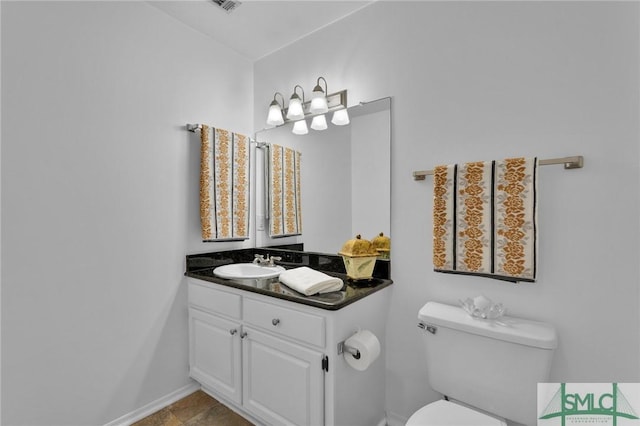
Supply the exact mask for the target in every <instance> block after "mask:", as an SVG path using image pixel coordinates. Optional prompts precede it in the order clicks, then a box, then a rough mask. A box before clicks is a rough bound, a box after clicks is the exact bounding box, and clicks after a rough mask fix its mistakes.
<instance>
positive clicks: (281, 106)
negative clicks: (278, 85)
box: [271, 92, 284, 109]
mask: <svg viewBox="0 0 640 426" xmlns="http://www.w3.org/2000/svg"><path fill="white" fill-rule="evenodd" d="M278 95H280V97H281V98H282V103H280V102H278V100H277V99H276V96H278ZM271 105H279V106H280V109H283V108H284V95H283V94H282V93H280V92H276V93H274V94H273V101H272V102H271Z"/></svg>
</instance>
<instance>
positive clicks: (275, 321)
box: [271, 318, 280, 326]
mask: <svg viewBox="0 0 640 426" xmlns="http://www.w3.org/2000/svg"><path fill="white" fill-rule="evenodd" d="M271 324H273V325H274V326H276V325H278V324H280V320H279V319H278V318H274V319H272V320H271Z"/></svg>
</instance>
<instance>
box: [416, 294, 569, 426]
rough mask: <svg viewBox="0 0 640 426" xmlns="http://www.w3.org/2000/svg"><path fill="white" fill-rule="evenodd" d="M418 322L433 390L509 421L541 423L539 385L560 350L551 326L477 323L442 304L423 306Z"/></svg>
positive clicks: (511, 319)
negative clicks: (538, 417) (537, 402)
mask: <svg viewBox="0 0 640 426" xmlns="http://www.w3.org/2000/svg"><path fill="white" fill-rule="evenodd" d="M418 318H419V319H420V323H419V326H420V327H421V328H423V329H424V339H425V345H426V355H427V358H426V367H427V374H428V380H429V385H430V386H431V387H432V388H433V389H434V390H436V391H437V392H440V393H442V394H444V395H446V396H448V397H450V398H453V399H455V400H458V401H460V402H463V403H465V404H468V405H470V406H473V407H476V408H480V409H482V410H485V411H487V412H489V413H492V414H495V415H498V416H500V417H503V418H505V419H508V420H513V421H516V422H518V423H523V424H526V425H535V424H536V423H537V421H536V418H537V415H536V409H537V404H536V399H537V384H538V383H539V382H546V381H547V379H548V376H549V369H550V367H551V359H552V357H553V352H554V350H555V348H556V346H557V335H556V331H555V328H554V327H553V326H552V325H550V324H546V323H542V322H536V321H529V320H525V319H520V318H515V317H510V316H504V317H502V318H500V319H498V320H483V319H476V318H473V317H471V316H470V315H469V314H467V313H466V312H465V311H464V310H463V309H462V308H460V307H457V306H451V305H445V304H442V303H437V302H428V303H427V304H426V305H424V306H423V307H422V309H420V312H419V313H418Z"/></svg>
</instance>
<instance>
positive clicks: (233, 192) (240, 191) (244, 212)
mask: <svg viewBox="0 0 640 426" xmlns="http://www.w3.org/2000/svg"><path fill="white" fill-rule="evenodd" d="M200 137H201V145H200V222H201V224H202V240H203V241H229V240H246V239H248V238H249V138H248V137H247V136H243V135H240V134H238V133H231V132H229V131H227V130H223V129H215V128H213V127H209V126H205V125H202V131H201V133H200Z"/></svg>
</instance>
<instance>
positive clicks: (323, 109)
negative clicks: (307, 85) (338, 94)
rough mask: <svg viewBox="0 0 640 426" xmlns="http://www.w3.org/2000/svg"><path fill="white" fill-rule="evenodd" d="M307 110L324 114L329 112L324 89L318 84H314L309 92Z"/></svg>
mask: <svg viewBox="0 0 640 426" xmlns="http://www.w3.org/2000/svg"><path fill="white" fill-rule="evenodd" d="M309 112H311V114H325V113H327V112H329V106H328V105H327V97H326V96H325V95H324V91H323V90H322V88H321V87H320V86H316V88H315V89H313V92H312V93H311V105H310V107H309Z"/></svg>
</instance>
